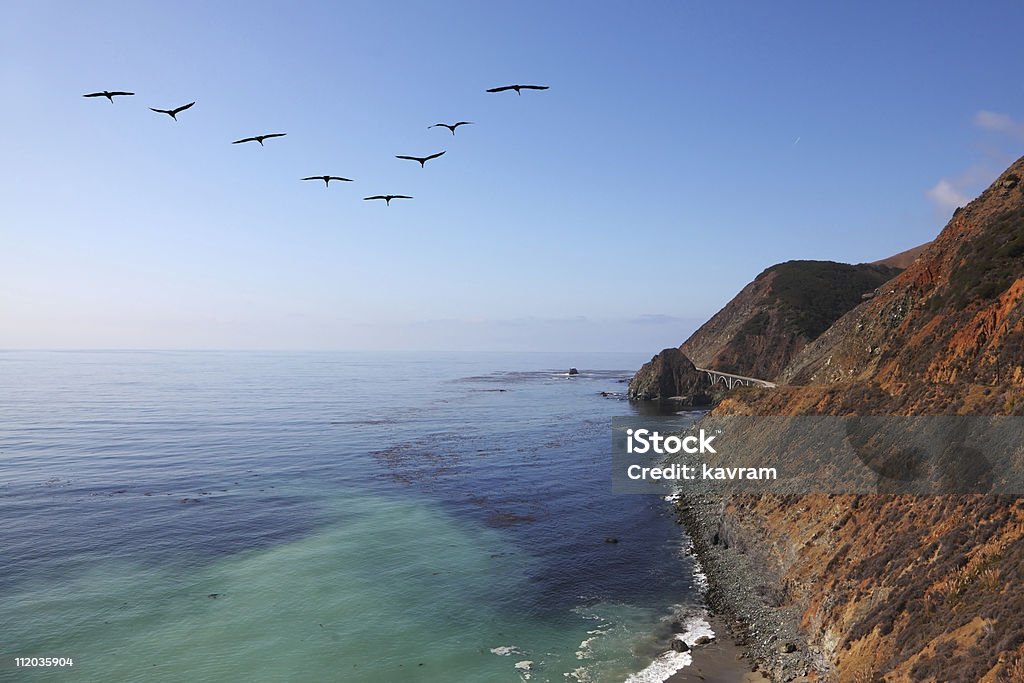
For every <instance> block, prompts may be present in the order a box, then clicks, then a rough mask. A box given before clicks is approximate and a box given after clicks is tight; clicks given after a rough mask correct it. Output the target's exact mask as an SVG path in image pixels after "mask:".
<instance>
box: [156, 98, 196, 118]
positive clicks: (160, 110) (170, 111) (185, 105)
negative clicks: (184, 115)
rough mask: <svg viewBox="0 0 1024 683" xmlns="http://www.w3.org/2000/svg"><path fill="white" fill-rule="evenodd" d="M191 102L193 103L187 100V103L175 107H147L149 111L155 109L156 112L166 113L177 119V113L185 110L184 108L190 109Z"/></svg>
mask: <svg viewBox="0 0 1024 683" xmlns="http://www.w3.org/2000/svg"><path fill="white" fill-rule="evenodd" d="M193 104H195V102H189V103H188V104H183V105H181V106H180V107H177V108H175V109H154V108H153V107H150V108H149V109H150V111H155V112H156V113H157V114H167V115H168V116H170V117H171V118H172V119H174V120H175V121H177V120H178V114H180V113H181V112H183V111H185V110H186V109H190V108H191V107H192V105H193Z"/></svg>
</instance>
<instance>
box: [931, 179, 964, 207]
mask: <svg viewBox="0 0 1024 683" xmlns="http://www.w3.org/2000/svg"><path fill="white" fill-rule="evenodd" d="M926 194H927V195H928V198H929V199H931V200H932V201H933V202H934V203H935V206H937V207H938V208H939V209H942V210H943V211H952V210H953V209H955V208H957V207H958V206H963V205H964V204H966V203H967V201H968V199H967V195H965V194H964V193H963V191H961V190H959V189H957V188H956V187H955V186H954V185H953V181H951V180H947V179H945V178H944V179H942V180H940V181H939V182H938V183H936V184H935V186H934V187H932V188H931V189H929V190H928V191H927V192H926Z"/></svg>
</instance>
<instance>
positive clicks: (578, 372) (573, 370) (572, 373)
mask: <svg viewBox="0 0 1024 683" xmlns="http://www.w3.org/2000/svg"><path fill="white" fill-rule="evenodd" d="M578 374H580V371H579V370H577V369H576V368H569V375H570V376H572V375H578Z"/></svg>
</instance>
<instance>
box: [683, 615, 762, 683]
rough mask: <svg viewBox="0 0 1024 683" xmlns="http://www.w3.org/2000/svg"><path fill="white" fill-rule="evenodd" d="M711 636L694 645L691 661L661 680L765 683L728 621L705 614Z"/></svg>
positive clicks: (706, 682) (693, 682) (692, 682)
mask: <svg viewBox="0 0 1024 683" xmlns="http://www.w3.org/2000/svg"><path fill="white" fill-rule="evenodd" d="M707 621H708V623H709V624H710V625H711V629H712V630H713V631H714V632H715V639H714V640H712V641H711V642H710V643H707V644H705V645H698V646H696V647H694V648H693V649H692V650H691V651H690V653H691V656H692V661H691V663H690V664H689V666H685V667H683V668H682V669H680V670H679V671H677V672H676V673H674V674H672V675H671V676H669V677H668V678H667V679H665V683H697V682H700V683H768V682H769V681H770V679H769V678H767V677H765V675H764V674H763V673H762V672H761V671H760V670H752V669H754V668H755V664H752V663H751V661H750V656H749V654H748V651H747V649H746V648H745V647H743V646H741V645H738V644H737V643H736V641H735V640H734V639H733V637H732V635H731V634H730V632H729V626H728V623H727V622H726V621H725V619H723V618H722V617H721V616H715V615H711V614H709V615H708V617H707Z"/></svg>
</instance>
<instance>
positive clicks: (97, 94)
mask: <svg viewBox="0 0 1024 683" xmlns="http://www.w3.org/2000/svg"><path fill="white" fill-rule="evenodd" d="M134 94H135V93H133V92H125V91H123V90H104V91H103V92H91V93H88V94H87V95H82V97H106V98H107V99H108V100H110V103H111V104H113V103H114V98H115V97H121V96H124V95H134Z"/></svg>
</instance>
